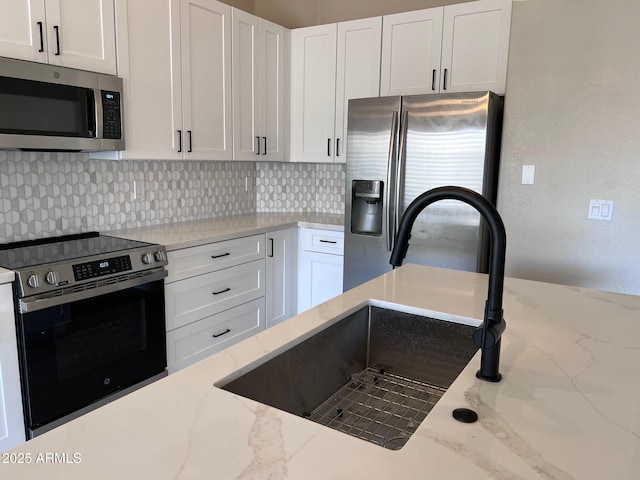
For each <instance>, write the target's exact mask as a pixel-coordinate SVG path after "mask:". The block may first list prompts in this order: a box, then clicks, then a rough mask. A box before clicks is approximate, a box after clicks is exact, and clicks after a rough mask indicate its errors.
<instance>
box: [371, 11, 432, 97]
mask: <svg viewBox="0 0 640 480" xmlns="http://www.w3.org/2000/svg"><path fill="white" fill-rule="evenodd" d="M442 18H443V12H442V8H430V9H427V10H419V11H417V12H407V13H398V14H395V15H387V16H385V17H384V20H383V24H384V28H383V33H382V66H381V71H380V95H382V96H385V95H411V94H420V93H426V92H427V91H433V92H437V91H438V89H439V72H440V51H441V46H442Z"/></svg>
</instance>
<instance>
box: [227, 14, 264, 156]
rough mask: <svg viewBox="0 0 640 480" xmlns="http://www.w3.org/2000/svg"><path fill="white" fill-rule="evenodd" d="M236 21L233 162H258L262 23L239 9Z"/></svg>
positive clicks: (259, 152)
mask: <svg viewBox="0 0 640 480" xmlns="http://www.w3.org/2000/svg"><path fill="white" fill-rule="evenodd" d="M232 10H233V12H232V17H233V26H232V30H233V53H232V56H233V75H232V76H233V159H234V160H248V161H255V160H257V159H259V157H260V155H261V153H262V152H261V150H260V147H261V138H260V136H261V135H262V132H261V131H260V130H259V117H260V104H261V98H260V93H261V91H260V90H261V89H260V77H259V62H260V59H261V57H262V55H260V53H259V51H258V49H259V48H260V47H261V43H258V35H259V30H260V19H259V18H258V17H256V16H254V15H250V14H248V13H246V12H243V11H242V10H238V9H236V8H234V9H232Z"/></svg>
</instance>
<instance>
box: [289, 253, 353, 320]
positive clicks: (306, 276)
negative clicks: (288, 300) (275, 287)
mask: <svg viewBox="0 0 640 480" xmlns="http://www.w3.org/2000/svg"><path fill="white" fill-rule="evenodd" d="M343 269H344V257H343V256H342V255H330V254H327V253H318V252H310V251H303V252H302V255H301V256H300V265H299V272H298V313H301V312H304V311H305V310H308V309H309V308H312V307H315V306H316V305H318V304H320V303H322V302H325V301H327V300H330V299H332V298H333V297H335V296H337V295H340V294H341V293H342V276H343Z"/></svg>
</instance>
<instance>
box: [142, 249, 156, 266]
mask: <svg viewBox="0 0 640 480" xmlns="http://www.w3.org/2000/svg"><path fill="white" fill-rule="evenodd" d="M153 262H154V260H153V255H151V254H150V253H149V252H147V253H145V254H144V255H142V263H145V264H147V265H151V264H152V263H153Z"/></svg>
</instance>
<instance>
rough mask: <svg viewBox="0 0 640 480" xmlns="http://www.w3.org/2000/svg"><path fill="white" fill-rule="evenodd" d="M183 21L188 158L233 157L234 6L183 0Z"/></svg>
mask: <svg viewBox="0 0 640 480" xmlns="http://www.w3.org/2000/svg"><path fill="white" fill-rule="evenodd" d="M180 22H181V25H180V43H181V45H180V47H181V60H182V121H183V127H184V132H183V150H184V151H185V159H190V160H231V158H232V156H233V143H232V142H233V135H232V133H233V130H232V129H233V123H232V117H231V7H229V6H228V5H224V4H222V3H219V2H216V1H214V0H182V1H181V4H180Z"/></svg>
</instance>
